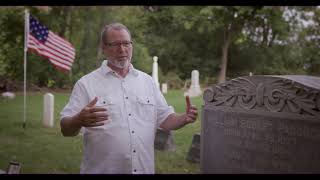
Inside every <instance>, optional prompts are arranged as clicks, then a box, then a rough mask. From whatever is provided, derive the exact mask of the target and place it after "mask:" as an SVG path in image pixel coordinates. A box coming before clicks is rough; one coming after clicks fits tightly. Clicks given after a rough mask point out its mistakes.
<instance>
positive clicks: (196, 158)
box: [187, 133, 200, 163]
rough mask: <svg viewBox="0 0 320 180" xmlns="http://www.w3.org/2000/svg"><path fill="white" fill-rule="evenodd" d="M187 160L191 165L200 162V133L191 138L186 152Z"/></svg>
mask: <svg viewBox="0 0 320 180" xmlns="http://www.w3.org/2000/svg"><path fill="white" fill-rule="evenodd" d="M187 160H188V161H190V162H192V163H199V162H200V133H197V134H195V135H194V136H193V139H192V144H191V147H190V149H189V152H188V156H187Z"/></svg>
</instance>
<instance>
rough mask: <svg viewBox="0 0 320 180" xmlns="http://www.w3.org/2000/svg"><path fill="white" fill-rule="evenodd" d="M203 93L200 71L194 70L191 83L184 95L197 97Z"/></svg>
mask: <svg viewBox="0 0 320 180" xmlns="http://www.w3.org/2000/svg"><path fill="white" fill-rule="evenodd" d="M201 94H202V92H201V89H200V84H199V71H198V70H193V71H192V72H191V85H190V88H189V89H188V91H187V92H185V94H184V95H189V97H196V96H200V95H201Z"/></svg>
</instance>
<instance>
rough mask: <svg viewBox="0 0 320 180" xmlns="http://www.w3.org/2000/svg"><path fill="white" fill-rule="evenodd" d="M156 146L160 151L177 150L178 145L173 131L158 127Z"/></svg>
mask: <svg viewBox="0 0 320 180" xmlns="http://www.w3.org/2000/svg"><path fill="white" fill-rule="evenodd" d="M154 148H155V149H157V150H160V151H175V149H176V145H175V143H174V139H173V132H172V131H165V130H163V129H161V128H158V129H157V132H156V137H155V140H154Z"/></svg>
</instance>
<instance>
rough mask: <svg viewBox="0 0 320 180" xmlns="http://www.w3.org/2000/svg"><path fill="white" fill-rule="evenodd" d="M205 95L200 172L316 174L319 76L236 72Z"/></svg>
mask: <svg viewBox="0 0 320 180" xmlns="http://www.w3.org/2000/svg"><path fill="white" fill-rule="evenodd" d="M203 98H204V101H205V105H204V107H203V108H202V129H201V150H200V151H201V153H200V154H201V155H200V158H201V161H200V164H201V172H202V173H320V78H319V77H312V76H246V77H239V78H236V79H232V80H230V81H227V82H225V83H221V84H218V85H215V86H212V87H210V88H208V89H206V90H205V92H204V96H203Z"/></svg>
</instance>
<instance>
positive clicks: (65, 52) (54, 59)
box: [27, 15, 75, 72]
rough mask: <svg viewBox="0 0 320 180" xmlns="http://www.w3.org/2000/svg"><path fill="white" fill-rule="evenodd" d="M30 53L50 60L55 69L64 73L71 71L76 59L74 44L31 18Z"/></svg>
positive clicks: (28, 45) (28, 43)
mask: <svg viewBox="0 0 320 180" xmlns="http://www.w3.org/2000/svg"><path fill="white" fill-rule="evenodd" d="M27 47H28V51H32V52H36V53H38V54H39V55H41V56H43V57H45V58H47V59H49V61H50V62H51V63H52V64H53V65H54V67H55V68H56V69H58V70H61V71H63V72H66V71H70V70H71V67H72V64H73V61H74V59H75V49H74V47H73V46H72V44H71V43H70V42H68V41H66V40H64V39H63V38H61V37H59V36H58V35H56V34H54V33H53V32H51V31H50V30H49V29H48V28H47V27H46V26H44V25H42V24H40V22H39V21H37V20H36V19H35V18H34V17H32V16H31V15H30V16H29V35H28V41H27Z"/></svg>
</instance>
